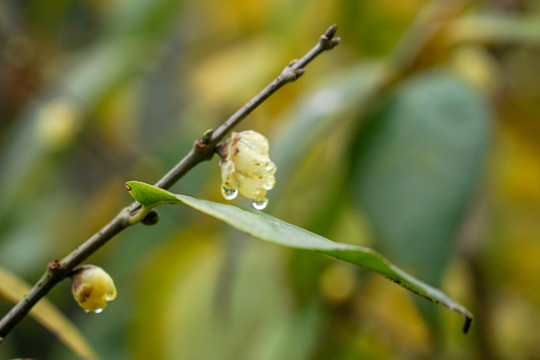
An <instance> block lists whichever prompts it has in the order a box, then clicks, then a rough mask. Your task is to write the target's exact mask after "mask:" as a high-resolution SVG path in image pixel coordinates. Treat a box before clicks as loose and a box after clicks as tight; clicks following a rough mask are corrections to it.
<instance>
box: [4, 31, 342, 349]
mask: <svg viewBox="0 0 540 360" xmlns="http://www.w3.org/2000/svg"><path fill="white" fill-rule="evenodd" d="M335 33H336V25H332V26H331V27H330V28H329V29H328V30H327V31H326V32H325V33H324V34H323V35H322V36H321V37H320V39H319V42H318V43H317V45H315V47H314V48H313V49H311V50H310V51H308V52H307V53H306V55H304V56H303V57H302V58H301V59H300V60H294V61H292V62H291V63H290V64H289V65H287V66H286V67H285V69H284V70H283V71H282V72H281V74H280V75H279V76H278V77H277V78H276V79H275V80H274V81H272V82H271V83H270V85H268V86H267V87H266V88H264V89H263V90H262V91H261V92H260V93H258V94H257V95H256V96H255V97H254V98H253V99H251V100H250V101H249V102H247V103H246V104H245V105H244V106H243V107H242V108H241V109H240V110H238V111H237V112H236V113H234V114H233V115H232V116H231V117H230V118H229V119H227V121H225V122H224V123H223V124H221V126H220V127H218V128H217V130H216V131H211V130H209V131H207V132H206V133H205V134H204V135H203V137H202V138H201V139H199V140H197V141H195V144H194V145H193V148H192V149H191V150H190V151H189V153H188V154H187V155H186V156H185V157H184V158H183V159H182V160H180V162H179V163H178V164H177V165H176V166H175V167H174V168H173V169H171V170H170V171H169V172H168V173H167V174H165V175H164V176H163V177H162V178H161V179H160V180H159V181H158V182H156V183H155V186H157V187H160V188H163V189H168V188H169V187H171V186H172V185H173V184H174V183H176V182H177V181H178V180H179V179H180V178H182V176H184V175H185V174H186V173H187V172H188V171H189V170H191V169H192V168H193V167H194V166H196V165H198V164H200V163H201V162H203V161H206V160H210V159H211V158H212V156H213V155H214V149H215V147H216V145H217V144H218V143H219V142H220V141H221V140H222V139H223V138H224V137H225V136H226V135H227V134H228V133H229V132H230V131H231V129H232V128H234V127H235V126H236V125H237V124H238V123H239V122H240V121H242V120H243V119H244V118H245V117H246V116H248V115H249V114H250V113H251V112H252V111H253V110H254V109H255V108H257V106H259V105H260V104H261V103H263V102H264V101H265V100H266V99H267V98H268V97H270V95H272V94H273V93H274V92H276V91H277V90H278V89H279V88H281V87H282V86H283V85H285V84H287V83H289V82H292V81H295V80H296V79H298V78H299V77H300V76H301V75H302V74H303V73H304V72H305V70H304V67H305V66H306V65H307V64H308V63H309V62H311V61H312V60H313V59H315V58H316V57H317V56H318V55H319V54H320V53H322V52H324V51H325V50H330V49H332V48H333V47H334V46H336V45H337V44H339V41H340V39H339V38H335V37H334V35H335ZM139 208H140V205H139V204H138V203H137V202H133V203H131V204H130V205H129V206H127V207H125V208H123V209H122V210H121V211H120V212H119V213H118V214H117V215H116V216H115V217H114V218H113V219H112V220H111V221H110V222H109V223H108V224H107V225H105V226H104V227H103V228H102V229H101V230H100V231H98V232H97V233H95V234H94V235H92V237H90V238H89V239H88V240H86V241H85V242H84V243H83V244H82V245H81V246H79V247H78V248H77V249H76V250H74V251H73V252H71V254H69V255H68V256H66V257H65V258H64V259H63V260H62V261H58V260H55V261H53V262H51V263H50V264H49V266H48V269H47V271H46V273H45V274H44V275H43V276H42V277H41V279H40V280H39V281H38V283H37V284H36V285H34V287H33V288H32V289H31V290H30V292H29V293H28V294H27V295H26V296H25V297H24V299H22V300H21V301H20V302H19V303H18V304H16V305H15V306H14V307H13V308H12V309H11V310H10V311H9V312H8V313H7V314H6V315H5V316H4V317H3V318H2V320H0V343H1V342H2V340H3V339H4V338H5V336H6V335H7V334H8V333H9V332H10V331H11V329H13V327H14V326H15V325H17V324H18V323H19V322H20V321H21V320H22V319H24V317H25V316H26V315H28V313H29V312H30V310H31V309H32V307H33V306H34V305H35V304H36V303H37V302H38V301H39V300H40V299H41V298H43V297H44V296H45V295H47V293H48V292H49V291H50V290H51V289H52V288H53V287H54V286H55V285H56V284H58V283H59V282H60V281H62V280H63V279H65V278H66V277H68V276H69V275H70V273H71V272H72V271H73V270H74V269H75V267H77V266H79V265H80V264H81V263H82V262H83V261H84V260H86V259H87V258H88V257H89V256H90V255H92V254H94V253H95V252H96V251H97V250H99V249H100V248H101V247H102V246H103V245H105V244H106V243H107V242H108V241H109V240H110V239H111V238H112V237H114V236H115V235H116V234H118V233H120V232H121V231H122V230H124V229H126V228H127V227H129V226H130V222H129V219H130V216H131V214H133V213H134V212H135V211H137V210H138V209H139Z"/></svg>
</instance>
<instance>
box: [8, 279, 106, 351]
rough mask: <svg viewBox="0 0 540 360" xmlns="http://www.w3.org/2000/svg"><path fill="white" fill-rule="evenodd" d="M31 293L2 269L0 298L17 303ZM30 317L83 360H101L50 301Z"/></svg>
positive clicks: (35, 307) (19, 281) (43, 303)
mask: <svg viewBox="0 0 540 360" xmlns="http://www.w3.org/2000/svg"><path fill="white" fill-rule="evenodd" d="M29 291H30V285H28V284H27V283H26V282H25V281H24V280H22V279H20V278H19V277H17V276H16V275H14V274H12V273H10V272H9V271H7V270H6V269H3V268H0V297H1V298H4V299H6V300H7V301H9V302H12V303H17V302H19V301H20V300H22V299H23V298H24V296H25V295H26V294H27V293H28V292H29ZM30 316H32V317H33V318H35V319H36V320H37V321H38V322H39V323H40V324H41V325H43V326H44V327H45V328H47V329H48V330H49V331H50V332H51V333H53V334H54V335H55V336H56V337H58V339H59V340H60V341H62V342H63V343H64V344H65V345H66V346H67V347H68V348H69V349H71V351H73V353H75V354H76V355H77V356H78V357H79V358H81V359H99V356H98V355H97V353H96V352H95V351H94V349H92V347H91V346H90V345H89V344H88V342H87V341H86V340H85V338H84V336H83V335H82V334H81V333H80V331H79V330H78V329H77V328H76V327H75V326H74V325H73V324H72V323H71V322H70V321H69V320H68V319H67V318H66V317H65V316H64V315H63V314H62V313H61V312H60V311H59V310H58V309H57V308H56V307H55V306H54V305H52V304H51V303H50V302H49V301H48V300H46V299H42V300H40V301H39V303H37V305H36V306H34V307H33V308H32V310H31V311H30Z"/></svg>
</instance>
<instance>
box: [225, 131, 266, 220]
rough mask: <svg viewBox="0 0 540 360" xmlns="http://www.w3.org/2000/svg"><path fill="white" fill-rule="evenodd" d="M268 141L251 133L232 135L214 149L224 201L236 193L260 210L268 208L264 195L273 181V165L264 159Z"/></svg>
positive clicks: (233, 196) (257, 134) (253, 132)
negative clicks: (219, 169)
mask: <svg viewBox="0 0 540 360" xmlns="http://www.w3.org/2000/svg"><path fill="white" fill-rule="evenodd" d="M268 148H269V147H268V140H267V139H266V138H265V137H264V136H263V135H261V134H259V133H258V132H255V131H253V130H248V131H242V132H239V133H236V132H233V133H232V134H231V136H230V137H229V138H228V139H227V140H226V141H224V142H223V143H222V144H221V145H220V146H219V148H218V152H219V155H220V156H221V162H220V166H221V180H222V183H221V193H222V194H223V197H224V198H225V199H227V200H232V199H234V198H235V197H236V196H237V195H238V193H240V194H242V195H244V196H245V197H247V198H249V199H252V200H253V207H254V208H255V209H258V210H262V209H264V208H265V207H266V204H268V199H267V198H266V193H267V192H268V190H271V189H272V188H273V187H274V185H275V183H276V178H275V177H274V174H275V173H276V165H275V164H274V163H273V162H272V160H270V157H269V156H268Z"/></svg>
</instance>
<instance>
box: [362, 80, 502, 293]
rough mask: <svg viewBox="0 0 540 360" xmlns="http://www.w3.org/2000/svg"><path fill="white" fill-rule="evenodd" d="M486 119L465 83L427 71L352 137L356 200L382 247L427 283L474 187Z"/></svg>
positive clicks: (444, 259)
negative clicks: (354, 140) (355, 141)
mask: <svg viewBox="0 0 540 360" xmlns="http://www.w3.org/2000/svg"><path fill="white" fill-rule="evenodd" d="M489 117H490V116H489V111H488V106H487V104H486V103H485V102H484V101H483V100H482V98H481V97H480V96H479V95H478V94H477V93H476V92H475V91H474V90H473V89H471V88H470V87H469V86H468V85H467V84H466V83H464V82H463V81H461V80H460V79H459V78H457V77H456V76H454V75H452V74H451V73H448V72H443V71H434V72H431V73H424V74H422V75H420V76H417V77H415V78H412V79H410V80H408V81H407V82H405V83H404V84H403V85H402V86H400V87H399V88H397V89H396V90H395V91H394V93H393V94H392V95H391V96H390V98H388V99H386V101H384V102H383V103H382V105H381V106H380V108H379V110H377V111H375V112H374V113H373V114H372V116H371V118H370V119H368V121H367V122H368V123H369V125H368V126H367V127H366V128H365V129H363V131H362V132H361V134H360V136H359V138H358V139H357V143H356V149H355V155H354V156H356V157H355V158H354V159H353V160H352V164H351V167H352V168H353V176H352V187H353V191H354V192H355V196H354V199H355V200H356V204H358V205H359V206H360V207H361V208H362V210H363V211H365V212H366V213H367V215H368V217H369V219H370V220H371V225H372V227H373V230H374V233H375V237H376V240H377V241H378V244H379V245H380V248H381V250H382V251H384V252H385V253H386V254H388V256H390V257H391V258H392V259H394V260H395V261H396V262H397V263H399V264H400V265H402V266H406V268H407V269H412V270H414V272H415V274H418V276H420V277H422V278H423V279H425V280H426V281H428V282H429V283H432V284H439V283H440V280H441V278H442V275H443V273H444V270H445V269H446V266H447V265H448V263H449V261H450V259H451V257H452V255H453V250H454V248H455V243H456V240H457V237H458V234H459V231H460V229H461V225H462V222H463V219H464V217H465V215H466V212H467V210H468V208H469V206H470V203H471V199H472V198H473V196H474V194H475V191H476V189H477V186H478V180H479V178H480V175H481V174H482V169H483V167H484V163H485V159H486V154H487V145H488V142H489V137H490V133H491V128H490V125H491V123H490V121H489Z"/></svg>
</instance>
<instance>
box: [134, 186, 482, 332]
mask: <svg viewBox="0 0 540 360" xmlns="http://www.w3.org/2000/svg"><path fill="white" fill-rule="evenodd" d="M127 185H128V186H129V187H130V188H131V190H130V194H131V196H133V198H134V199H135V200H137V201H139V200H140V201H141V202H144V203H145V206H147V207H152V206H155V205H160V204H164V203H171V204H185V205H188V206H190V207H192V208H194V209H197V210H199V211H201V212H203V213H205V214H208V215H210V216H213V217H215V218H217V219H220V220H222V221H224V222H226V223H227V224H229V225H231V226H233V227H235V228H236V229H238V230H241V231H243V232H246V233H248V234H250V235H252V236H253V237H256V238H258V239H261V240H264V241H268V242H272V243H275V244H278V245H282V246H286V247H290V248H295V249H305V250H313V251H318V252H321V253H323V254H326V255H328V256H330V257H333V258H336V259H338V260H342V261H345V262H349V263H351V264H353V265H357V266H360V267H362V268H365V269H367V270H371V271H374V272H376V273H379V274H381V275H383V276H384V277H386V278H387V279H389V280H391V281H393V282H395V283H396V284H398V285H401V286H403V287H404V288H406V289H408V290H410V291H412V292H414V293H415V294H418V295H420V296H422V297H424V298H426V299H428V300H430V301H432V302H434V303H436V304H441V305H444V306H446V307H447V308H449V309H451V310H453V311H455V312H457V313H459V314H461V315H462V316H464V317H465V318H466V324H465V330H466V328H467V327H468V325H469V323H470V321H471V320H472V314H471V313H470V312H469V311H468V310H467V309H466V308H464V307H463V306H461V305H460V304H458V303H457V302H455V301H454V300H452V299H451V298H450V297H448V296H447V295H446V294H444V293H443V292H441V291H439V290H437V289H435V288H432V287H431V286H429V285H427V284H425V283H423V282H421V281H419V280H417V279H415V278H413V277H412V276H410V275H409V274H407V273H405V272H404V271H403V270H401V269H399V268H398V267H396V266H395V265H393V264H391V263H390V262H389V261H388V260H387V259H385V258H384V257H383V256H381V255H380V254H379V253H377V252H375V251H374V250H372V249H369V248H364V247H360V246H352V245H346V244H340V243H335V242H333V241H331V240H328V239H326V238H324V237H321V236H319V235H316V234H314V233H311V232H309V231H307V230H304V229H302V228H299V227H297V226H294V225H291V224H288V223H286V222H284V221H282V220H279V219H276V218H274V217H272V216H270V215H267V214H265V213H262V212H258V211H255V210H251V209H242V208H238V207H235V206H231V205H224V204H219V203H215V202H212V201H207V200H200V199H195V198H192V197H190V196H186V195H178V194H176V195H173V194H171V193H169V192H168V191H165V190H162V189H159V188H156V187H153V186H151V185H148V184H145V183H141V182H138V181H130V182H128V183H127ZM148 199H155V200H156V202H155V203H153V204H152V203H150V202H149V200H148Z"/></svg>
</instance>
